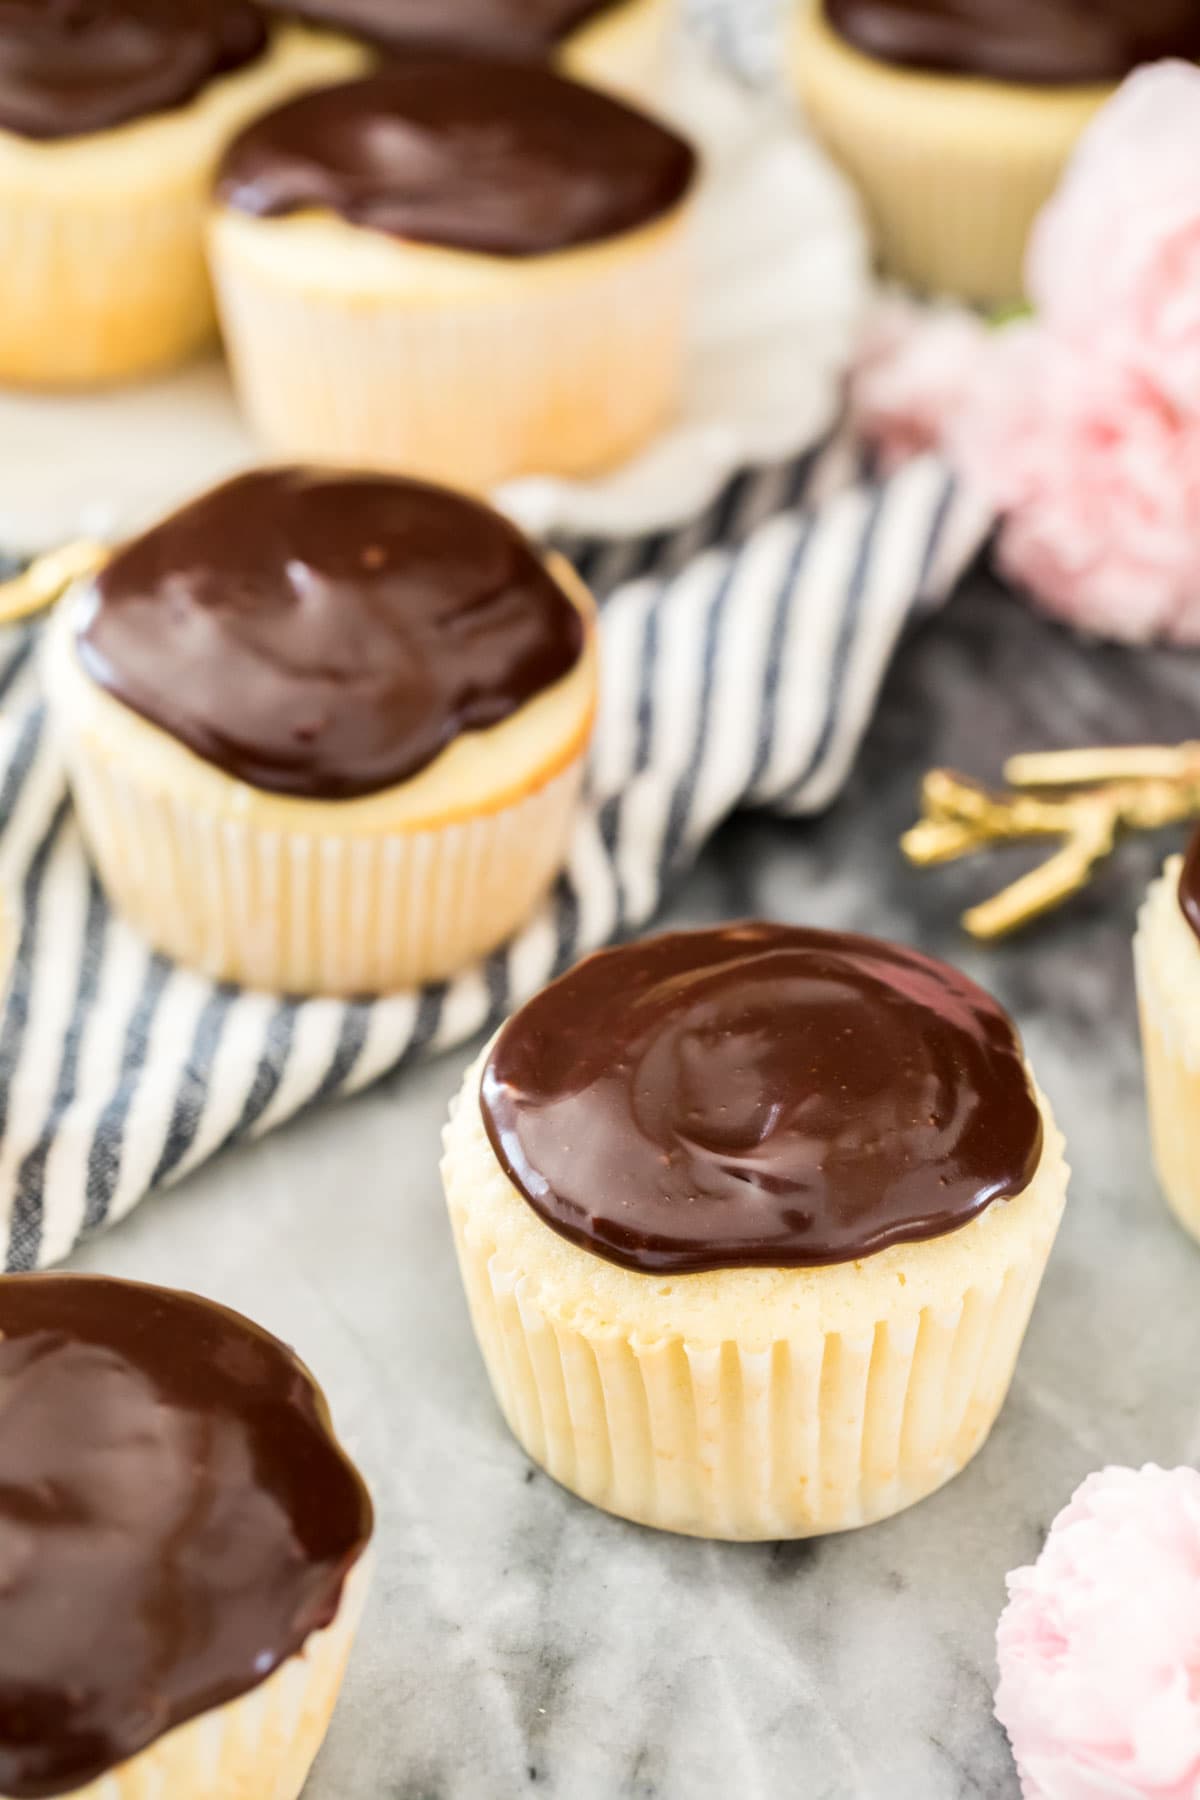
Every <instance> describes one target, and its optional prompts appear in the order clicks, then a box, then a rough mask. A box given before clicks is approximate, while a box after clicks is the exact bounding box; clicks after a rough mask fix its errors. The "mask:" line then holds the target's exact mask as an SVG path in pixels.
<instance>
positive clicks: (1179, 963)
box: [1134, 856, 1200, 1240]
mask: <svg viewBox="0 0 1200 1800" xmlns="http://www.w3.org/2000/svg"><path fill="white" fill-rule="evenodd" d="M1182 867H1183V864H1182V859H1181V858H1180V857H1177V856H1176V857H1172V858H1171V860H1170V862H1168V864H1167V866H1166V870H1165V872H1164V874H1163V876H1162V877H1161V879H1160V880H1159V881H1157V882H1155V884H1154V886H1153V887H1152V888H1151V890H1150V893H1149V895H1148V896H1147V899H1146V903H1145V906H1144V907H1143V908H1142V913H1141V918H1140V920H1139V923H1138V931H1137V936H1136V938H1135V940H1134V965H1135V968H1136V972H1137V987H1138V1004H1139V1011H1140V1015H1141V1026H1142V1052H1143V1057H1144V1061H1145V1069H1146V1097H1147V1103H1148V1105H1149V1109H1150V1134H1151V1140H1152V1144H1153V1149H1154V1161H1155V1166H1156V1168H1157V1171H1158V1178H1159V1182H1160V1184H1161V1186H1162V1189H1163V1192H1164V1194H1165V1195H1166V1198H1167V1202H1168V1204H1169V1205H1170V1208H1171V1210H1172V1212H1173V1213H1174V1214H1175V1217H1176V1218H1177V1219H1178V1220H1179V1223H1180V1224H1181V1225H1182V1226H1183V1228H1184V1230H1185V1231H1187V1232H1190V1234H1191V1235H1192V1237H1194V1238H1196V1239H1197V1240H1200V1029H1198V1027H1197V1022H1196V1021H1197V1014H1196V1012H1195V1003H1196V1000H1197V997H1198V995H1200V943H1198V942H1197V941H1196V939H1195V937H1194V936H1193V935H1192V932H1191V928H1190V926H1189V925H1188V924H1187V921H1186V920H1185V919H1184V917H1183V914H1182V912H1181V911H1180V909H1179V899H1178V894H1179V877H1180V874H1181V873H1182Z"/></svg>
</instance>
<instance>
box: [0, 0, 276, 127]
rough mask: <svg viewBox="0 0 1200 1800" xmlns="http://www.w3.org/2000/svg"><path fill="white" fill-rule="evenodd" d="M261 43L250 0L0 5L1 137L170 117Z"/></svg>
mask: <svg viewBox="0 0 1200 1800" xmlns="http://www.w3.org/2000/svg"><path fill="white" fill-rule="evenodd" d="M267 36H268V32H267V25H266V21H265V19H264V17H263V15H262V13H261V11H260V10H259V8H258V7H257V6H255V5H253V4H252V0H0V131H11V132H14V133H15V134H16V135H17V136H19V137H26V138H40V139H52V138H75V137H86V136H88V135H89V134H91V133H93V132H97V131H111V130H113V129H114V128H115V127H116V126H118V125H127V124H129V123H130V122H131V121H132V120H135V119H143V118H146V117H148V116H149V115H151V114H153V113H161V112H170V111H172V110H173V109H174V108H175V107H178V106H186V104H187V103H188V101H189V100H194V99H195V97H196V95H197V94H199V93H200V92H201V90H202V89H203V88H205V87H207V86H208V84H209V82H211V81H214V80H216V79H217V77H218V76H221V75H226V74H229V73H231V72H232V71H233V70H234V69H240V68H242V67H243V66H244V65H245V64H247V63H250V62H253V61H254V60H255V59H256V58H257V57H259V56H261V55H262V53H263V51H264V50H265V48H266V45H267Z"/></svg>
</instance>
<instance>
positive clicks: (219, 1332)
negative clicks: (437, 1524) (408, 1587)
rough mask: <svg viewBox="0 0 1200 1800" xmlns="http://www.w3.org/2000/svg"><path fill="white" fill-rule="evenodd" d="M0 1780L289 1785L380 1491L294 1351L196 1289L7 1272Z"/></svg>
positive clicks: (131, 1791) (155, 1786)
mask: <svg viewBox="0 0 1200 1800" xmlns="http://www.w3.org/2000/svg"><path fill="white" fill-rule="evenodd" d="M0 1392H2V1393H3V1397H4V1398H3V1426H2V1428H0V1544H2V1545H3V1551H4V1555H3V1571H4V1572H3V1580H0V1794H2V1795H3V1796H4V1800H33V1796H38V1797H39V1800H41V1797H42V1796H47V1795H62V1796H64V1797H65V1796H70V1800H149V1796H151V1795H155V1796H158V1795H161V1796H162V1797H163V1800H215V1797H216V1796H220V1797H221V1800H233V1797H234V1796H240V1795H245V1796H247V1800H249V1796H251V1795H252V1796H253V1800H297V1797H298V1795H299V1793H300V1790H301V1788H302V1787H303V1785H304V1781H305V1777H306V1776H307V1774H308V1770H309V1766H310V1764H311V1763H312V1760H313V1758H314V1756H315V1755H316V1753H317V1751H318V1749H319V1748H320V1745H321V1740H322V1739H323V1737H324V1735H325V1731H326V1728H327V1726H328V1723H329V1719H330V1715H331V1714H332V1712H333V1708H334V1704H335V1702H336V1700H337V1695H338V1689H339V1688H340V1686H341V1681H342V1673H343V1670H344V1668H345V1665H346V1659H347V1657H348V1655H349V1653H350V1646H351V1643H352V1640H353V1637H354V1633H355V1629H356V1627H357V1624H358V1618H359V1614H360V1612H361V1609H362V1603H363V1600H364V1598H365V1588H366V1566H365V1561H364V1553H365V1551H366V1549H367V1545H368V1542H369V1540H370V1537H371V1528H372V1516H371V1502H370V1499H369V1497H368V1495H367V1491H366V1489H365V1487H364V1486H363V1483H362V1480H361V1479H360V1477H359V1475H358V1474H357V1473H356V1471H355V1469H354V1466H353V1464H352V1463H351V1462H350V1461H349V1459H348V1458H347V1456H346V1455H345V1453H344V1452H343V1451H342V1450H341V1449H340V1448H339V1446H338V1443H337V1440H336V1439H335V1437H334V1436H333V1432H332V1428H331V1426H330V1422H329V1413H328V1410H327V1408H326V1405H325V1401H324V1398H323V1397H322V1395H321V1392H320V1390H319V1388H318V1387H317V1386H316V1384H315V1383H314V1382H313V1380H312V1378H311V1377H310V1376H309V1374H308V1372H307V1370H306V1369H305V1368H304V1367H303V1365H302V1364H301V1363H299V1362H298V1361H297V1360H296V1358H295V1357H294V1356H293V1355H292V1354H291V1352H290V1351H289V1350H288V1349H286V1348H285V1346H284V1345H283V1344H281V1343H279V1342H278V1341H277V1340H276V1339H275V1338H273V1337H271V1336H269V1335H268V1333H267V1332H265V1331H261V1330H259V1328H258V1327H257V1326H256V1325H252V1324H251V1323H250V1321H249V1320H248V1319H243V1318H240V1317H239V1316H238V1314H236V1313H232V1312H227V1311H226V1309H225V1308H224V1307H223V1306H214V1305H212V1304H211V1303H210V1302H209V1301H207V1300H200V1299H198V1298H197V1297H196V1296H195V1295H193V1294H181V1293H174V1292H172V1291H170V1290H168V1289H165V1288H154V1287H143V1286H142V1285H140V1284H138V1283H134V1282H126V1281H108V1280H104V1279H101V1278H98V1277H91V1276H77V1275H76V1276H72V1275H56V1276H33V1275H18V1276H9V1277H6V1278H0Z"/></svg>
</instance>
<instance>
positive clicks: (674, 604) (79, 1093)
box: [0, 441, 986, 1270]
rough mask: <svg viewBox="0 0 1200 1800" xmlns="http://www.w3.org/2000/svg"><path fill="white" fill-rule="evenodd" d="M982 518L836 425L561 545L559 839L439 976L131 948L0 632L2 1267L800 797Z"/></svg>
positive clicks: (592, 928)
mask: <svg viewBox="0 0 1200 1800" xmlns="http://www.w3.org/2000/svg"><path fill="white" fill-rule="evenodd" d="M985 530H986V521H985V520H984V519H983V518H982V517H981V516H980V514H979V512H978V510H977V508H976V507H975V505H974V504H973V503H972V502H971V501H970V500H968V499H967V497H966V496H964V495H963V494H961V493H960V492H959V491H958V490H957V489H956V488H955V487H954V485H953V484H952V482H951V480H950V478H949V476H948V474H947V471H946V469H945V467H944V466H943V465H941V464H940V463H938V462H937V461H935V460H934V459H926V460H923V461H919V462H916V463H913V464H910V465H909V466H908V467H907V468H905V469H904V470H903V471H902V472H901V473H899V474H898V475H895V476H893V477H892V478H891V479H889V480H887V481H883V482H872V481H869V480H866V479H861V478H859V479H856V478H855V476H854V474H853V473H852V472H848V457H847V452H846V449H845V447H844V445H842V444H841V443H839V442H836V441H835V442H832V443H830V444H829V445H826V446H825V447H823V448H822V450H821V451H819V452H817V453H815V454H813V455H811V456H809V457H808V458H805V459H804V460H802V461H800V462H798V463H795V464H793V465H791V466H790V467H787V468H782V469H773V470H769V471H766V472H759V473H756V474H753V475H749V474H747V475H743V476H741V477H740V478H739V479H738V480H737V481H735V482H734V483H733V484H732V486H731V487H730V488H729V489H728V490H727V491H726V493H725V494H724V495H723V496H722V498H721V500H720V502H719V503H718V504H717V505H716V506H715V507H714V508H713V509H712V510H711V511H710V512H709V514H708V515H706V517H705V518H704V519H703V520H701V521H699V522H698V523H697V524H696V525H694V526H693V527H691V528H690V529H689V530H688V531H685V532H683V533H681V534H679V535H677V536H674V537H672V538H658V539H652V540H649V541H648V542H643V543H633V544H619V545H616V546H612V545H609V546H607V547H594V546H593V547H589V546H586V545H578V544H577V545H573V546H565V548H566V549H567V550H568V552H569V553H571V554H573V556H574V560H575V561H576V563H577V565H578V566H579V567H580V569H581V571H582V573H583V574H584V576H585V578H586V579H588V580H589V581H590V582H591V584H592V586H593V587H594V589H596V591H597V592H599V593H601V594H602V595H606V596H607V598H606V600H605V603H604V606H603V612H602V625H601V634H602V657H603V676H602V693H601V702H600V709H599V715H598V725H597V733H596V738H595V745H594V750H593V753H592V757H591V764H590V775H589V780H588V784H587V790H586V798H585V803H584V805H583V808H582V810H581V814H580V817H579V822H578V827H577V829H576V831H575V835H574V841H573V847H572V851H571V857H570V863H569V866H568V868H567V869H566V871H565V873H564V874H563V876H562V878H561V879H560V881H559V882H558V884H557V886H556V888H555V889H554V891H553V893H552V894H551V896H550V897H549V899H548V900H547V902H546V904H545V905H544V906H543V908H542V910H541V912H540V913H539V914H538V916H537V917H536V918H535V919H534V920H533V921H532V922H531V923H530V924H529V926H528V927H527V928H526V929H525V930H524V931H523V932H522V933H521V934H520V936H519V937H517V938H515V939H514V940H513V941H512V942H511V943H510V944H509V945H507V946H506V947H505V948H504V949H502V950H500V951H498V952H496V953H495V954H494V955H493V956H491V957H489V958H488V959H487V961H486V962H485V963H483V964H481V965H479V966H477V967H475V968H472V969H470V970H468V971H467V972H466V973H464V974H463V975H461V976H460V977H459V978H458V979H457V980H455V981H453V982H451V983H449V984H440V985H437V986H433V987H427V988H424V989H422V990H420V991H418V992H408V993H401V994H396V995H392V996H390V997H388V998H386V999H379V1000H362V1001H354V1002H346V1001H335V1000H293V999H287V998H284V997H281V996H278V995H272V994H263V993H253V992H249V991H245V990H241V989H238V988H235V987H232V986H230V985H228V984H214V983H213V982H210V981H207V980H205V979H203V978H202V977H200V976H198V975H195V974H192V973H191V972H189V971H188V970H185V969H181V968H178V967H175V966H174V965H172V964H171V963H169V962H168V961H167V960H166V959H165V958H163V957H161V956H158V955H155V954H153V953H152V952H151V951H149V950H148V949H147V948H146V947H145V946H144V945H143V944H142V943H141V942H140V940H139V939H138V938H137V937H136V935H135V934H134V933H133V932H132V931H131V930H129V929H128V928H127V927H126V926H125V925H123V924H122V923H121V921H120V920H119V919H118V918H116V917H115V916H114V915H113V913H112V912H111V911H110V910H109V907H108V905H107V903H106V901H105V898H104V895H103V894H102V892H101V890H100V888H99V886H98V884H97V882H96V878H95V876H94V874H93V873H92V871H91V868H90V866H89V864H88V861H87V858H86V856H85V853H84V850H83V846H82V843H81V840H80V837H79V833H78V831H77V828H76V825H75V822H74V819H73V816H72V810H71V803H70V799H69V796H68V793H67V788H66V784H65V781H64V776H63V769H62V765H61V762H60V759H59V756H58V754H57V752H56V749H55V746H54V743H53V741H52V739H51V736H50V734H49V733H48V732H47V730H46V724H45V715H44V711H43V707H42V703H41V699H40V695H39V691H38V675H37V657H36V646H37V631H36V628H32V629H31V628H26V629H25V631H24V632H23V633H20V634H16V635H12V636H10V637H9V638H8V639H7V640H5V641H4V643H3V645H2V646H0V886H2V887H3V889H4V890H5V891H6V892H7V893H8V895H9V896H10V897H11V900H12V906H13V912H14V914H15V918H14V921H13V924H14V927H15V932H16V937H17V946H16V956H15V964H14V967H13V971H12V977H11V982H10V985H9V989H8V994H7V999H6V1001H5V1004H4V1009H3V1014H2V1016H0V1234H2V1241H3V1249H4V1257H3V1260H4V1266H5V1267H6V1268H7V1269H9V1270H13V1269H33V1268H37V1267H41V1266H44V1265H46V1264H50V1263H54V1262H56V1261H58V1260H59V1259H61V1258H62V1257H64V1256H66V1255H67V1254H68V1253H69V1252H70V1250H71V1249H72V1247H73V1246H74V1245H76V1244H77V1243H78V1242H79V1241H80V1240H81V1238H83V1237H86V1236H88V1235H90V1234H92V1233H94V1232H97V1231H100V1230H102V1229H103V1228H104V1227H106V1226H108V1225H111V1224H113V1223H115V1222H116V1221H117V1220H118V1219H120V1218H122V1217H123V1216H124V1215H125V1214H126V1213H128V1212H129V1211H130V1209H131V1208H132V1207H134V1206H136V1205H137V1204H138V1202H139V1201H141V1200H142V1199H143V1198H144V1197H145V1196H146V1195H147V1194H149V1193H151V1192H152V1191H153V1190H154V1189H156V1188H158V1187H161V1186H163V1185H164V1184H166V1183H168V1182H172V1181H175V1180H178V1179H179V1178H180V1177H181V1176H184V1175H186V1174H188V1173H189V1171H191V1170H192V1169H195V1168H196V1167H197V1166H198V1165H199V1164H201V1163H202V1162H204V1161H205V1160H206V1159H207V1158H208V1157H211V1156H214V1155H216V1154H217V1153H218V1152H219V1151H221V1150H223V1149H224V1148H225V1147H226V1146H227V1145H229V1144H233V1143H236V1142H237V1141H238V1140H239V1139H241V1138H244V1137H250V1136H258V1135H261V1134H262V1133H264V1132H267V1131H270V1130H272V1129H273V1128H274V1127H275V1126H276V1125H280V1124H282V1123H283V1121H284V1120H285V1119H287V1118H289V1117H291V1116H292V1115H293V1114H295V1113H297V1112H299V1111H300V1110H301V1109H302V1108H306V1107H309V1106H312V1105H314V1104H316V1103H317V1102H319V1101H323V1100H329V1099H332V1098H334V1097H336V1096H338V1095H341V1094H348V1093H351V1092H353V1091H355V1090H356V1089H360V1088H362V1087H365V1086H366V1085H367V1084H368V1083H369V1082H372V1081H374V1080H376V1079H377V1078H378V1077H380V1076H382V1075H384V1074H385V1073H387V1072H389V1071H391V1070H394V1069H396V1068H397V1067H399V1066H401V1065H402V1064H405V1063H407V1062H409V1061H410V1060H411V1059H413V1058H415V1057H418V1056H421V1055H423V1054H426V1053H428V1052H431V1051H438V1050H444V1049H446V1048H447V1047H449V1046H451V1045H454V1044H458V1043H460V1042H462V1041H463V1040H465V1039H467V1038H469V1037H471V1036H472V1035H473V1034H474V1033H476V1032H478V1031H479V1030H480V1029H481V1028H483V1027H485V1026H489V1025H492V1024H495V1023H496V1022H497V1021H498V1020H499V1019H500V1018H501V1017H502V1016H503V1015H504V1014H505V1013H506V1012H507V1011H508V1010H509V1009H510V1008H511V1007H512V1006H513V1005H515V1004H516V1003H517V1002H518V1001H520V1000H521V999H522V998H523V997H524V996H526V995H528V994H530V993H532V992H534V990H535V989H537V988H538V987H540V986H541V985H542V984H543V983H544V982H545V981H547V980H548V979H549V978H550V977H551V976H552V975H554V974H555V973H557V972H558V971H560V970H562V969H564V968H566V967H567V966H568V964H570V963H571V962H573V961H574V960H575V959H576V958H577V957H578V956H580V955H581V954H582V953H583V952H585V951H587V950H589V949H592V948H594V947H595V946H597V945H599V944H602V943H604V942H606V941H607V940H609V939H611V938H614V937H617V936H619V935H621V934H624V933H629V932H633V931H636V930H638V929H639V928H641V927H643V926H645V925H646V924H647V922H648V921H649V920H650V919H652V917H653V915H654V913H655V911H656V909H657V908H658V906H659V903H660V901H661V899H662V897H663V894H664V892H665V890H666V889H667V887H668V886H669V885H670V884H671V883H672V882H674V881H676V880H677V879H678V877H679V876H680V875H681V874H682V873H683V871H684V870H686V869H687V867H688V865H689V864H690V863H691V862H692V860H693V859H694V858H695V856H696V854H697V852H698V851H699V849H700V847H701V846H702V845H703V843H704V842H705V840H706V839H707V838H708V837H709V836H710V835H711V834H712V832H713V831H715V830H716V828H717V826H718V825H720V823H721V821H722V820H723V819H725V818H727V817H728V816H729V815H730V814H731V813H732V812H733V811H735V810H736V809H737V808H739V807H764V808H769V809H770V810H771V811H773V812H776V813H781V814H784V815H788V816H799V815H802V814H809V813H814V812H817V811H819V810H820V809H821V808H823V807H825V806H826V805H828V803H829V802H830V801H831V800H832V799H833V797H834V796H835V795H836V794H837V792H838V790H839V788H840V787H841V786H842V784H843V783H844V781H845V779H846V776H847V774H848V772H849V770H850V767H851V764H852V762H853V759H854V755H855V752H856V750H857V748H858V745H859V743H860V741H861V739H862V735H863V732H864V730H865V728H866V726H867V723H868V721H869V720H870V718H871V714H872V710H873V708H874V705H875V700H876V696H877V694H878V691H879V686H880V682H881V680H882V677H883V675H884V672H885V670H886V669H887V666H888V661H889V658H890V656H891V653H892V650H893V648H894V646H895V643H896V640H897V638H898V636H899V634H900V632H901V630H902V629H903V627H904V624H905V621H906V620H907V619H908V618H909V617H910V616H911V615H912V613H913V612H914V609H916V608H918V607H920V606H922V605H925V604H933V603H935V602H936V601H937V600H938V599H940V598H941V597H943V596H944V595H945V594H946V593H947V592H948V591H949V589H950V588H951V586H952V585H953V583H954V581H955V579H956V578H957V576H958V575H959V574H960V572H961V571H962V569H963V568H964V566H965V564H966V563H967V562H968V561H969V560H970V559H971V558H972V556H973V555H974V553H975V551H976V550H977V548H978V546H979V544H980V542H981V541H982V538H983V535H984V532H985Z"/></svg>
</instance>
